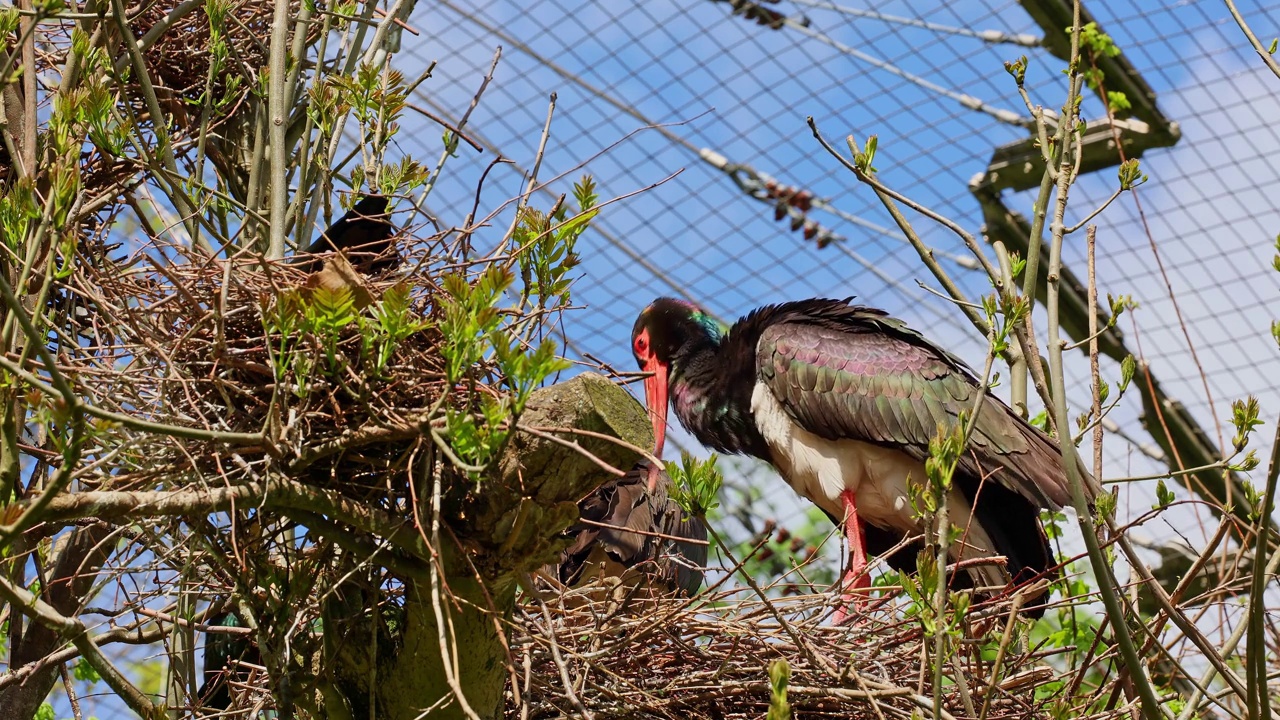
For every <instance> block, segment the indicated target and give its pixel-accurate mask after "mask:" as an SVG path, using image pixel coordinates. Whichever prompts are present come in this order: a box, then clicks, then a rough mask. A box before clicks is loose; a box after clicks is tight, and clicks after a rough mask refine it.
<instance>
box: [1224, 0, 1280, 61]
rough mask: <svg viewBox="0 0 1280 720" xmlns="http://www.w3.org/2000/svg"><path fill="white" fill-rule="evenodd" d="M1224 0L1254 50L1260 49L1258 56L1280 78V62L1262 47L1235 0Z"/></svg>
mask: <svg viewBox="0 0 1280 720" xmlns="http://www.w3.org/2000/svg"><path fill="white" fill-rule="evenodd" d="M1223 1H1224V2H1226V4H1227V9H1228V10H1230V11H1231V17H1233V18H1235V20H1236V25H1239V26H1240V30H1241V31H1243V32H1244V36H1245V37H1247V38H1249V44H1250V45H1252V46H1253V49H1254V50H1257V51H1258V57H1260V58H1262V62H1263V63H1264V64H1266V66H1267V67H1268V68H1270V69H1271V72H1273V73H1275V75H1276V77H1278V78H1280V63H1277V62H1276V59H1275V58H1274V57H1272V55H1271V53H1269V52H1267V49H1266V48H1264V47H1262V41H1261V40H1258V36H1257V35H1254V34H1253V30H1251V29H1249V24H1248V23H1246V22H1245V21H1244V16H1242V15H1241V14H1240V11H1239V10H1237V9H1236V4H1235V2H1233V1H1232V0H1223Z"/></svg>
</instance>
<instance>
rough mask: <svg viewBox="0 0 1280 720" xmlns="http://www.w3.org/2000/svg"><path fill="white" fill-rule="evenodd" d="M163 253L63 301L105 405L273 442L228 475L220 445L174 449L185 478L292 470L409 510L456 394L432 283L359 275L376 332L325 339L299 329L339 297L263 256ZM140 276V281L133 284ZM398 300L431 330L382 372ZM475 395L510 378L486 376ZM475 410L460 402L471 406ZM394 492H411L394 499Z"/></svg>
mask: <svg viewBox="0 0 1280 720" xmlns="http://www.w3.org/2000/svg"><path fill="white" fill-rule="evenodd" d="M155 250H156V249H155V248H149V249H148V252H141V251H140V252H139V253H138V254H137V255H135V256H133V257H131V258H127V259H121V258H117V259H116V262H108V263H98V264H89V263H84V264H82V265H81V267H80V272H78V273H77V274H76V275H74V276H73V277H72V278H71V279H70V280H69V281H68V284H67V285H65V286H64V287H63V288H62V289H61V292H60V297H62V298H64V300H63V302H66V303H69V304H72V305H74V306H75V307H76V308H78V309H77V310H76V311H75V312H76V314H77V321H78V323H79V329H80V332H81V334H82V343H81V347H82V349H83V351H84V355H83V357H82V358H81V365H82V371H81V372H79V373H78V377H79V379H80V382H81V384H82V385H83V386H84V387H85V389H86V390H87V391H88V392H89V394H90V396H92V397H94V398H95V402H96V403H98V404H100V405H102V406H106V407H108V408H109V407H111V406H112V405H115V406H117V408H118V409H119V411H121V412H126V411H127V412H128V413H129V414H132V415H134V416H141V417H142V418H144V419H147V420H151V421H154V422H159V423H164V424H171V425H181V426H186V427H191V428H195V429H199V430H202V431H208V432H211V433H242V434H253V433H262V434H263V435H264V436H267V437H271V438H272V439H271V441H270V443H269V444H268V443H266V442H264V444H262V445H261V446H258V447H252V446H250V447H241V448H240V450H239V452H238V453H237V463H236V465H238V467H236V466H228V463H227V462H226V460H227V458H226V457H225V452H223V451H222V449H221V446H219V445H218V443H217V440H216V439H211V440H209V441H204V440H202V439H200V438H192V439H183V440H182V441H181V442H180V443H175V444H174V446H173V450H174V451H175V453H174V455H173V457H172V458H171V459H172V462H173V463H174V465H173V466H170V468H169V470H170V473H172V474H170V475H169V477H171V478H172V477H174V476H175V475H181V474H182V473H183V472H188V473H190V474H191V476H192V477H193V478H194V477H198V476H206V475H207V476H209V477H214V476H217V477H219V478H220V479H221V480H220V481H231V482H234V481H235V480H237V479H248V478H249V477H251V476H253V475H254V473H259V474H260V473H266V472H279V473H283V474H285V475H288V476H290V477H293V478H294V479H297V480H300V481H303V482H307V483H308V484H312V485H316V486H320V487H327V488H330V489H336V490H339V491H342V492H343V493H344V494H347V495H349V496H351V497H354V498H358V499H360V500H362V501H366V502H376V503H378V504H379V505H381V506H383V507H386V506H387V504H388V503H391V504H394V503H395V502H396V501H397V500H398V499H399V498H398V497H397V496H399V495H400V491H402V490H403V489H404V486H403V473H396V472H394V469H395V466H396V464H397V463H398V462H400V461H401V460H402V459H403V458H401V456H402V455H403V453H404V452H405V451H406V448H407V447H408V445H409V444H411V440H412V439H413V438H420V437H421V436H422V429H421V427H419V423H420V422H421V421H422V418H423V417H424V415H425V413H426V412H427V410H428V409H429V408H431V407H432V406H433V405H435V404H436V403H437V401H438V400H439V399H440V398H441V396H442V394H444V393H445V392H446V383H445V380H444V375H443V372H442V371H441V367H442V359H441V355H440V334H439V331H438V330H437V329H436V328H437V323H436V320H437V319H438V318H437V314H438V308H437V306H436V305H435V304H434V303H433V302H432V286H431V284H430V278H429V277H427V276H424V277H420V278H416V280H415V281H416V282H417V283H418V284H417V285H415V286H412V287H411V286H408V285H404V284H400V281H399V279H398V278H396V277H386V278H381V279H379V278H369V277H365V276H360V275H358V274H356V273H348V274H347V277H346V278H345V279H344V280H343V281H341V282H348V283H351V285H350V286H349V287H343V288H340V289H341V291H342V292H351V293H352V294H353V295H354V296H355V300H354V303H355V304H354V305H353V307H352V312H354V313H355V314H357V315H361V316H362V319H360V320H356V321H351V322H348V323H347V324H346V325H345V326H344V327H342V328H341V329H340V330H338V331H336V332H334V333H333V334H332V335H325V334H323V333H318V332H314V331H311V332H309V331H307V330H306V329H305V328H299V327H298V325H299V324H300V323H302V322H303V320H302V316H303V315H304V314H305V313H308V312H311V310H310V309H308V305H310V304H313V303H315V302H316V301H317V300H316V298H317V292H324V290H325V289H323V288H320V287H319V286H320V285H321V284H323V280H321V279H320V276H321V274H311V273H306V272H303V271H301V270H299V269H298V268H297V267H296V266H293V265H291V264H289V263H267V262H263V261H261V260H258V259H255V258H252V257H245V258H243V259H239V260H235V261H232V262H231V263H229V264H227V263H223V262H218V263H210V262H207V261H205V260H202V259H199V258H190V259H188V260H187V261H179V262H170V261H169V260H167V259H164V258H156V257H154V253H155ZM420 251H428V252H429V250H425V249H423V248H420ZM168 252H177V250H174V249H172V248H170V249H168ZM148 253H150V254H148ZM129 264H132V265H135V267H136V270H135V271H134V272H129V273H122V272H120V265H129ZM139 265H140V266H142V267H137V266H139ZM340 284H341V283H340ZM328 289H330V290H331V289H332V288H328ZM388 292H398V293H404V294H406V295H407V303H408V311H407V314H408V316H409V318H410V320H411V321H412V322H414V323H417V324H420V325H421V327H420V328H419V329H418V330H416V331H415V332H413V333H412V334H411V335H409V336H407V337H405V338H403V339H400V340H399V341H397V342H395V343H394V349H393V351H392V352H391V354H390V356H389V357H388V358H387V360H386V361H385V363H380V362H378V361H377V359H376V357H375V356H376V355H377V352H376V351H377V349H378V348H377V347H375V346H371V345H370V342H369V333H370V331H369V329H368V327H367V322H366V321H367V318H368V311H367V310H368V307H369V306H370V305H371V304H375V303H378V302H380V301H382V300H383V299H385V297H386V296H387V293H388ZM362 306H363V307H362ZM111 357H115V358H127V361H128V365H127V371H121V372H102V366H103V364H104V362H106V361H107V360H108V358H111ZM375 363H377V364H378V367H376V368H375V367H374V365H375ZM475 382H476V383H477V384H478V385H479V386H487V385H489V384H491V383H493V382H495V380H494V379H493V378H490V377H488V376H487V375H486V374H485V371H484V368H478V369H477V372H476V373H475ZM450 401H454V398H453V397H451V398H450ZM464 401H465V396H464V395H461V394H457V398H456V402H459V403H460V402H464ZM375 429H376V430H375ZM264 430H266V431H267V432H264ZM157 450H159V451H160V452H162V453H163V452H165V451H164V450H161V449H158V448H155V447H152V448H149V449H148V453H149V458H148V463H147V464H148V465H149V466H151V467H155V466H156V464H157V463H156V459H157V458H156V456H155V454H154V453H155V452H157ZM183 467H185V468H186V470H185V471H184V470H183V469H182V468H183ZM389 478H399V482H397V483H396V484H395V486H389V484H388V483H389ZM151 482H152V480H150V479H147V478H143V477H139V478H137V479H131V478H130V477H129V476H127V475H126V476H121V475H117V476H113V477H112V478H111V479H110V483H111V486H112V487H111V488H110V489H114V490H138V489H152V488H151V487H149V486H150V484H151ZM103 489H106V488H103Z"/></svg>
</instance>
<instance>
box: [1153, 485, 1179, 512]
mask: <svg viewBox="0 0 1280 720" xmlns="http://www.w3.org/2000/svg"><path fill="white" fill-rule="evenodd" d="M1173 501H1174V495H1173V491H1172V490H1170V489H1169V487H1168V486H1167V485H1165V484H1164V479H1163V478H1161V479H1160V480H1159V481H1157V482H1156V504H1155V505H1153V506H1152V508H1153V509H1155V510H1163V509H1164V508H1167V507H1169V505H1171V504H1172V503H1173Z"/></svg>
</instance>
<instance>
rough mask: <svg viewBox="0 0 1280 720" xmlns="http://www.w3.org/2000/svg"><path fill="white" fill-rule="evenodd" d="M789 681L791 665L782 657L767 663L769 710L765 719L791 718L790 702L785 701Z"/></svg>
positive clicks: (783, 719)
mask: <svg viewBox="0 0 1280 720" xmlns="http://www.w3.org/2000/svg"><path fill="white" fill-rule="evenodd" d="M790 682H791V666H790V665H788V664H787V661H786V660H784V659H778V660H774V661H773V662H771V663H769V712H768V714H767V715H766V716H765V720H791V704H790V703H789V702H787V684H788V683H790Z"/></svg>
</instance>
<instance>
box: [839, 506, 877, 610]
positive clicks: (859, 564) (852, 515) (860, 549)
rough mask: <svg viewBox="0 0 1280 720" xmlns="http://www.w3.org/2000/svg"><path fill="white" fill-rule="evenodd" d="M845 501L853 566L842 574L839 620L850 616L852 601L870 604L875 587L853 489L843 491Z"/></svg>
mask: <svg viewBox="0 0 1280 720" xmlns="http://www.w3.org/2000/svg"><path fill="white" fill-rule="evenodd" d="M840 500H841V502H842V503H843V504H844V536H845V540H847V541H848V543H849V567H848V568H847V569H846V570H845V572H844V577H842V578H840V590H841V597H840V601H841V602H840V606H839V607H837V608H836V614H835V618H834V620H835V623H836V624H837V625H841V624H843V623H844V622H845V621H846V620H848V619H849V611H848V608H849V605H850V604H853V606H854V607H857V608H858V609H862V608H864V607H865V606H866V604H867V592H866V591H867V589H868V588H870V587H871V575H869V574H868V573H867V546H866V542H865V540H864V539H863V537H862V520H861V519H860V518H859V517H858V503H857V498H856V497H855V496H854V494H853V491H852V490H845V491H844V492H843V493H840Z"/></svg>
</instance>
